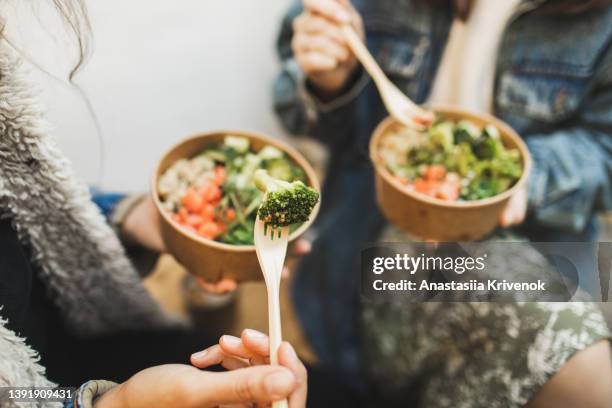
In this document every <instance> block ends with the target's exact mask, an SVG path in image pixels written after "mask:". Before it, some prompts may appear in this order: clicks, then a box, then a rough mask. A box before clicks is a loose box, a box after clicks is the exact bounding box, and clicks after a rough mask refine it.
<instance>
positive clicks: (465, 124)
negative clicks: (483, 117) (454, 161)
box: [453, 120, 479, 145]
mask: <svg viewBox="0 0 612 408" xmlns="http://www.w3.org/2000/svg"><path fill="white" fill-rule="evenodd" d="M478 134H479V130H478V128H477V127H476V125H475V124H473V123H472V122H470V121H468V120H462V121H460V122H459V123H457V126H456V127H455V132H454V133H453V135H454V136H455V144H459V143H467V144H469V145H472V144H473V143H474V141H475V140H476V139H478Z"/></svg>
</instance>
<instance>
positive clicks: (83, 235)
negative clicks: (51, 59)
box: [0, 43, 177, 386]
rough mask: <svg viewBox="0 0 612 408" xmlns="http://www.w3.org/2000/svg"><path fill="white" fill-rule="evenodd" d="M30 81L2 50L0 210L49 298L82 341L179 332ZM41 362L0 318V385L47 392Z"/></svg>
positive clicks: (3, 47)
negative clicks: (69, 156) (74, 164)
mask: <svg viewBox="0 0 612 408" xmlns="http://www.w3.org/2000/svg"><path fill="white" fill-rule="evenodd" d="M27 78H28V72H27V69H26V67H25V63H24V62H23V61H22V59H21V58H20V57H19V55H18V54H17V53H16V52H15V51H14V50H13V49H11V48H10V47H9V46H8V45H6V44H2V43H0V209H1V210H2V211H3V212H4V213H5V214H7V213H8V214H9V216H10V217H11V219H13V220H14V227H15V229H16V231H17V233H18V236H19V238H20V240H21V241H22V242H23V244H24V245H27V246H28V247H29V248H31V252H32V256H33V259H32V261H33V262H34V263H35V264H36V265H38V266H39V268H38V269H39V270H40V273H41V274H42V276H41V280H42V281H43V282H44V284H45V286H46V288H47V292H48V295H49V296H50V297H51V299H53V301H54V302H55V303H56V304H57V305H58V306H59V308H60V310H61V312H62V314H63V317H64V319H65V320H66V322H67V324H68V326H69V327H70V328H71V329H72V331H73V332H75V333H76V334H78V335H84V336H86V335H95V334H100V333H105V332H112V331H116V330H126V329H127V330H130V329H139V328H164V327H170V326H175V325H176V323H177V321H176V320H175V319H173V318H171V317H169V316H167V315H166V314H164V313H163V312H162V311H161V309H160V308H159V306H158V305H157V304H156V303H155V301H154V300H153V299H152V298H151V297H150V296H149V295H148V293H147V292H146V290H145V288H144V286H143V285H142V283H141V281H140V278H139V276H138V274H137V273H136V271H135V269H134V268H133V266H132V264H131V263H130V261H129V260H128V259H127V258H126V255H125V252H124V249H123V247H122V246H121V244H120V242H119V241H118V238H117V237H116V235H115V234H114V233H113V231H112V229H111V228H110V227H109V226H108V225H107V223H106V221H105V219H104V217H103V216H102V215H101V213H100V212H99V210H98V209H97V207H96V206H95V205H94V204H93V203H92V202H91V200H90V195H89V192H88V189H87V187H86V186H85V185H84V184H83V183H81V182H80V181H78V179H77V178H76V177H75V175H74V174H73V172H72V169H71V167H70V164H69V162H68V161H67V160H66V158H65V157H64V155H63V154H62V153H61V152H60V151H59V150H58V147H57V144H56V141H55V139H54V138H53V136H52V135H51V134H50V132H49V127H48V126H47V125H46V123H45V120H44V118H43V114H42V109H41V107H40V106H39V105H38V103H37V94H36V91H35V89H36V87H35V86H33V84H31V83H29V82H28V80H27ZM110 299H112V301H110ZM1 306H2V299H0V308H1ZM37 359H38V356H37V353H36V351H35V350H32V349H31V348H30V347H29V346H28V342H27V339H23V338H19V337H18V336H17V335H16V334H15V333H13V332H11V331H10V330H8V329H7V328H6V321H3V320H2V319H1V318H0V386H45V385H50V383H49V381H48V380H47V379H46V378H45V370H44V368H43V367H41V366H40V365H39V364H38V363H37Z"/></svg>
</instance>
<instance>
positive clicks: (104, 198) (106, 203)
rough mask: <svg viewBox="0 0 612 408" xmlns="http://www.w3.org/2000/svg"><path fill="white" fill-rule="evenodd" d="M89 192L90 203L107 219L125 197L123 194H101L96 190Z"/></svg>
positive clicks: (92, 189)
mask: <svg viewBox="0 0 612 408" xmlns="http://www.w3.org/2000/svg"><path fill="white" fill-rule="evenodd" d="M90 192H91V198H92V201H93V202H94V203H95V204H96V205H97V206H98V208H100V211H101V212H102V214H104V216H105V217H106V218H107V219H108V218H109V217H110V215H111V214H112V212H113V210H114V209H115V207H116V206H117V204H118V203H119V202H120V201H121V200H123V199H124V198H125V197H126V195H125V194H120V193H107V192H102V191H100V190H98V189H96V188H90Z"/></svg>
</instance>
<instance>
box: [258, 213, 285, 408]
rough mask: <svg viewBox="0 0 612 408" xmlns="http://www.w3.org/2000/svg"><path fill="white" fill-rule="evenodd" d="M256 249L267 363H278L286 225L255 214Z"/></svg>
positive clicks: (281, 404)
mask: <svg viewBox="0 0 612 408" xmlns="http://www.w3.org/2000/svg"><path fill="white" fill-rule="evenodd" d="M253 235H254V239H255V251H256V252H257V259H258V260H259V266H260V267H261V271H262V272H263V275H264V280H265V281H266V288H267V291H268V331H269V335H270V363H271V364H273V365H278V348H279V347H280V345H281V342H282V338H283V337H282V331H281V315H280V293H279V290H280V280H281V273H282V270H283V264H284V263H285V256H286V255H287V243H288V241H289V227H282V228H274V229H273V228H271V227H266V226H265V224H264V223H263V221H261V220H260V219H259V217H257V221H256V222H255V228H254V231H253ZM272 407H273V408H287V407H288V405H287V400H282V401H276V402H274V403H273V404H272Z"/></svg>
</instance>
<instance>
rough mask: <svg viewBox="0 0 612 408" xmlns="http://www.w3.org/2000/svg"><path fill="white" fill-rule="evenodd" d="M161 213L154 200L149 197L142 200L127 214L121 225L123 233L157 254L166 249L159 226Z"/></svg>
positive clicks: (129, 239)
mask: <svg viewBox="0 0 612 408" xmlns="http://www.w3.org/2000/svg"><path fill="white" fill-rule="evenodd" d="M159 222H160V220H159V213H158V212H157V209H156V208H155V203H154V202H153V198H152V197H151V196H150V195H148V194H147V196H146V197H145V198H144V199H142V200H140V202H139V203H138V204H136V206H134V208H132V210H131V211H130V212H129V213H127V215H126V216H125V219H124V220H123V222H122V224H121V233H122V234H123V236H124V237H125V238H126V239H127V240H128V241H129V242H133V243H135V244H138V245H141V246H143V247H145V248H148V249H150V250H152V251H156V252H164V250H165V249H166V247H165V245H164V240H163V239H162V235H161V229H160V224H159Z"/></svg>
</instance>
